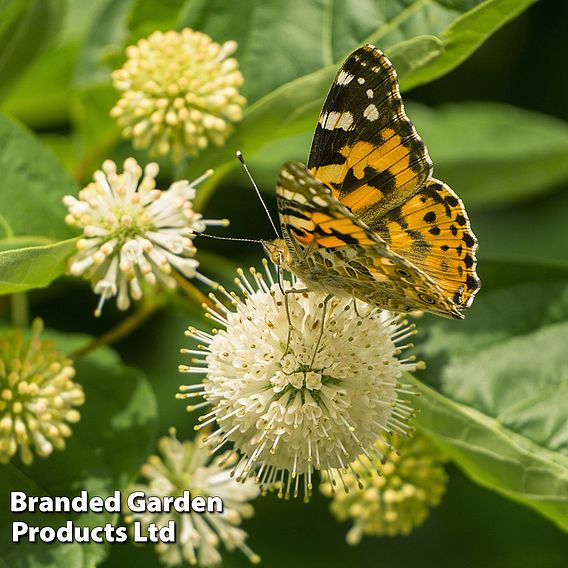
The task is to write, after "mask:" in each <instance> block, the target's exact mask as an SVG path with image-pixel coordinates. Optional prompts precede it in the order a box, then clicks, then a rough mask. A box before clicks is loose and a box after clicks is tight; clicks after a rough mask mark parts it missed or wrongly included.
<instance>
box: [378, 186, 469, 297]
mask: <svg viewBox="0 0 568 568" xmlns="http://www.w3.org/2000/svg"><path fill="white" fill-rule="evenodd" d="M370 229H371V230H373V231H375V232H377V233H378V234H379V235H380V236H381V237H382V238H383V239H384V240H385V241H386V243H387V245H388V247H389V248H390V249H392V250H393V251H394V252H396V253H398V254H399V255H401V256H403V257H404V258H405V259H407V260H409V261H410V262H412V264H414V266H416V267H418V268H420V269H421V270H423V271H424V272H425V273H426V274H428V275H429V276H430V277H431V278H432V279H433V280H434V282H436V284H437V285H438V286H439V287H440V288H441V289H442V290H443V291H444V293H445V294H446V295H447V296H448V297H449V298H451V300H452V301H453V302H454V303H455V304H456V306H458V307H460V308H464V307H465V308H467V307H469V306H470V305H471V303H472V301H473V298H474V296H475V293H476V292H477V290H478V289H479V286H480V284H479V279H478V277H477V274H476V272H475V268H476V254H475V253H476V250H477V239H476V238H475V235H474V234H473V232H472V230H471V227H470V225H469V219H468V217H467V213H466V211H465V207H464V205H463V203H462V201H461V199H460V198H459V197H458V196H457V195H456V194H455V193H454V192H453V191H452V190H451V189H450V187H449V186H448V185H446V184H445V183H443V182H441V181H439V180H437V179H430V180H428V181H427V182H426V184H425V186H424V187H423V188H422V189H421V190H420V191H419V192H418V193H417V194H416V195H414V196H413V197H411V198H410V199H409V200H408V201H406V202H405V203H403V204H402V205H401V206H399V207H396V208H395V209H392V210H391V211H389V212H388V213H386V214H385V215H384V216H383V217H378V218H376V219H375V220H374V222H373V223H371V226H370Z"/></svg>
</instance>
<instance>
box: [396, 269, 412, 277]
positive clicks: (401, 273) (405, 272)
mask: <svg viewBox="0 0 568 568" xmlns="http://www.w3.org/2000/svg"><path fill="white" fill-rule="evenodd" d="M395 272H396V273H397V274H398V275H399V276H402V278H408V277H409V276H410V272H408V270H404V269H402V268H397V269H396V270H395Z"/></svg>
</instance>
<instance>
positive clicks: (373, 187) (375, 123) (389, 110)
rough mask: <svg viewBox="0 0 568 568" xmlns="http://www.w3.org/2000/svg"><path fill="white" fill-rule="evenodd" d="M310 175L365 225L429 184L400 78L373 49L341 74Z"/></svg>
mask: <svg viewBox="0 0 568 568" xmlns="http://www.w3.org/2000/svg"><path fill="white" fill-rule="evenodd" d="M308 169H309V170H310V172H312V173H313V174H314V176H315V177H317V178H318V179H319V180H321V181H323V182H324V183H325V184H327V185H328V186H329V187H330V188H331V189H332V191H333V194H334V195H335V196H336V197H337V198H338V199H339V200H341V201H342V202H343V203H344V204H345V205H346V206H347V207H349V209H350V210H351V211H352V212H353V213H354V214H356V215H357V216H358V217H359V218H361V219H362V220H363V221H367V220H368V219H370V218H373V217H375V216H377V215H381V214H383V213H385V212H386V211H388V210H389V209H392V208H393V207H396V206H397V205H400V204H401V203H402V202H403V201H405V200H406V199H408V198H409V197H410V196H412V195H413V194H414V193H416V192H417V191H418V189H419V188H420V187H421V186H422V185H423V184H424V182H425V181H426V180H427V179H428V177H429V176H430V174H431V169H432V166H431V161H430V158H429V157H428V153H427V151H426V147H425V146H424V143H423V142H422V140H421V139H420V137H419V136H418V134H417V133H416V130H415V129H414V126H413V125H412V123H411V122H410V120H409V119H408V118H407V116H406V114H405V112H404V107H403V104H402V99H401V97H400V92H399V88H398V81H397V77H396V72H395V70H394V68H393V66H392V65H391V63H390V62H389V61H388V59H387V58H386V57H385V56H384V55H383V54H382V53H381V52H380V51H379V50H378V49H376V48H374V47H373V46H370V45H366V46H363V47H361V48H360V49H358V50H356V51H355V52H353V53H352V54H351V55H350V56H349V57H348V58H347V60H346V61H345V63H344V64H343V66H342V67H341V69H340V70H339V72H338V74H337V76H336V78H335V81H334V83H333V85H332V87H331V90H330V92H329V94H328V96H327V99H326V101H325V103H324V106H323V109H322V112H321V115H320V118H319V122H318V124H317V126H316V131H315V134H314V139H313V142H312V148H311V151H310V155H309V160H308Z"/></svg>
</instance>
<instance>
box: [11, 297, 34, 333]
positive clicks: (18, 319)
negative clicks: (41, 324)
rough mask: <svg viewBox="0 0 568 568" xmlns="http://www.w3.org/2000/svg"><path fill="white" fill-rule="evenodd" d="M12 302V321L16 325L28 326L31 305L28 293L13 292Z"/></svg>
mask: <svg viewBox="0 0 568 568" xmlns="http://www.w3.org/2000/svg"><path fill="white" fill-rule="evenodd" d="M10 304H11V307H12V323H13V324H14V325H15V326H16V327H28V324H29V323H30V305H29V301H28V296H27V295H26V293H25V292H19V293H18V294H12V295H11V296H10Z"/></svg>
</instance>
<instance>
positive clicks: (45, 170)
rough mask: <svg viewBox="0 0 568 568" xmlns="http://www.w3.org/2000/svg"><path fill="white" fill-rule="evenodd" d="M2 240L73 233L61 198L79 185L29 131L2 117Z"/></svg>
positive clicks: (0, 233) (0, 165)
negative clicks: (4, 238)
mask: <svg viewBox="0 0 568 568" xmlns="http://www.w3.org/2000/svg"><path fill="white" fill-rule="evenodd" d="M0 171H2V176H1V177H0V195H2V198H3V202H2V222H1V224H0V238H2V237H3V236H4V237H12V236H14V235H17V236H41V237H49V238H51V239H64V238H67V237H69V236H71V235H72V234H73V232H72V231H71V230H70V229H69V227H67V225H66V224H65V220H64V219H65V214H66V209H65V207H64V205H63V203H62V201H61V200H62V198H63V196H64V195H66V194H69V193H71V194H76V193H77V186H76V185H75V183H74V182H73V180H72V179H71V178H70V177H68V175H67V174H66V172H65V170H64V169H63V168H62V167H61V165H60V164H59V163H58V162H57V160H56V159H55V158H54V157H53V156H52V154H51V153H50V152H49V151H48V150H46V148H45V147H44V146H43V145H42V144H41V142H39V141H38V140H37V138H36V137H35V136H34V135H33V134H32V133H31V132H29V131H28V130H26V129H25V128H23V127H22V126H21V125H19V124H17V123H16V122H15V121H13V120H11V119H10V118H8V117H7V116H5V115H2V114H0Z"/></svg>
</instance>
